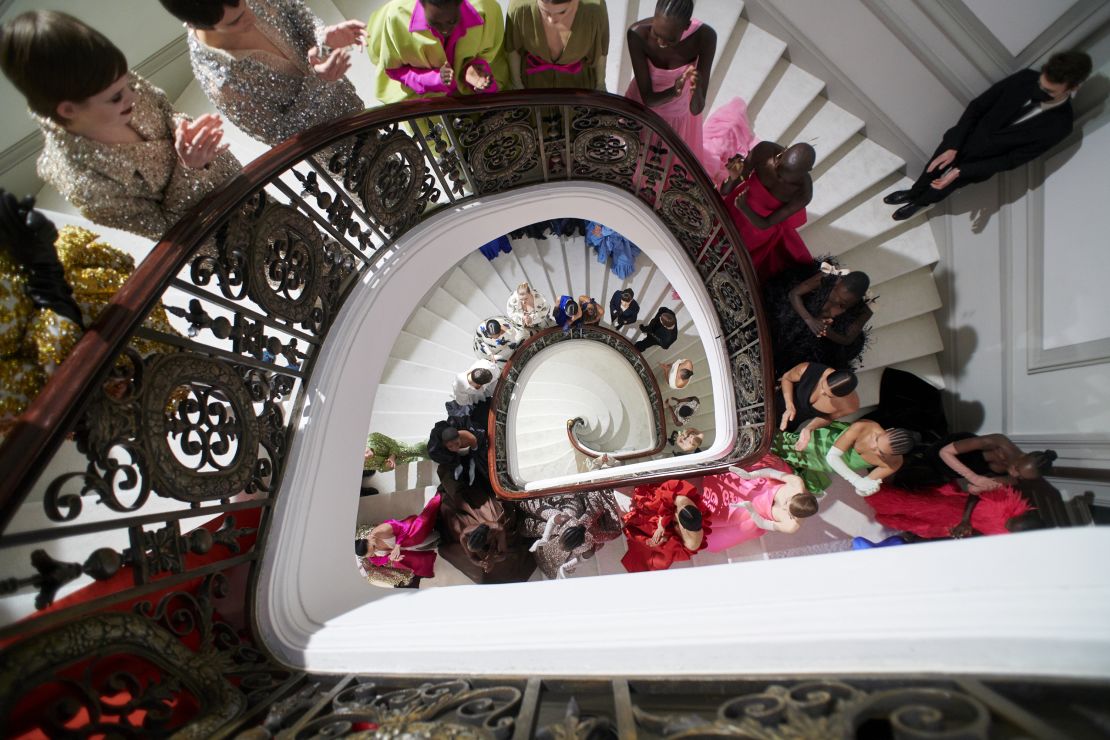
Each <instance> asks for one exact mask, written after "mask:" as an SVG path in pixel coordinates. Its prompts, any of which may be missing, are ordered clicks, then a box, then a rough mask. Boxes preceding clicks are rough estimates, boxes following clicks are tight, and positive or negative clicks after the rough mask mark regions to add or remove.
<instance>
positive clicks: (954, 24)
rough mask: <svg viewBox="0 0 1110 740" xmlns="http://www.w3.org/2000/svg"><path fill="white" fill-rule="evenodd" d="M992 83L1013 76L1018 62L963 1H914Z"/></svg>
mask: <svg viewBox="0 0 1110 740" xmlns="http://www.w3.org/2000/svg"><path fill="white" fill-rule="evenodd" d="M912 2H913V4H914V5H916V6H917V8H918V10H920V11H921V12H922V13H924V14H925V15H926V16H928V17H929V19H930V20H931V21H932V22H933V23H934V24H935V25H936V27H937V28H939V29H940V30H941V32H942V33H943V34H944V35H945V36H947V37H948V40H949V41H951V42H952V43H953V44H955V45H956V48H957V49H959V50H960V52H961V53H962V54H963V55H964V56H965V57H967V60H968V61H969V62H971V63H972V64H973V65H974V66H975V68H976V69H978V70H979V71H980V72H982V73H983V75H984V76H985V77H986V78H987V79H989V80H1000V79H1002V78H1003V77H1005V76H1006V75H1009V74H1012V73H1013V72H1014V71H1015V70H1017V69H1018V67H1017V60H1016V59H1015V58H1014V55H1013V54H1011V53H1010V52H1009V50H1008V49H1007V48H1006V47H1005V46H1003V45H1002V42H1000V41H999V40H998V38H997V37H996V36H995V35H994V34H993V33H991V31H990V29H989V28H987V27H986V26H984V25H983V22H982V21H980V20H979V17H978V16H976V15H975V14H974V13H972V12H971V11H970V10H969V9H968V7H967V6H966V5H964V4H963V3H962V2H960V0H912Z"/></svg>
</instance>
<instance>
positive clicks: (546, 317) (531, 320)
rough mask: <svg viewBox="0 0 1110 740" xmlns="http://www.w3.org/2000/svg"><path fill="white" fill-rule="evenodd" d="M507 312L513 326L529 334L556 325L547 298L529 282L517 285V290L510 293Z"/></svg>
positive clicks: (506, 307) (506, 306) (506, 304)
mask: <svg viewBox="0 0 1110 740" xmlns="http://www.w3.org/2000/svg"><path fill="white" fill-rule="evenodd" d="M505 314H506V315H507V316H508V317H509V321H511V322H512V324H513V326H515V327H516V328H517V329H519V330H520V331H522V332H524V333H525V334H526V335H527V336H531V335H532V334H535V333H537V332H540V331H543V330H544V329H547V328H550V327H552V326H555V320H554V319H552V318H551V309H550V308H549V307H548V305H547V299H546V298H544V297H543V294H542V293H540V292H539V291H537V290H535V289H534V288H533V287H532V286H531V285H529V284H528V283H521V284H520V285H518V286H516V290H514V291H513V292H512V293H511V294H510V295H509V300H508V301H506V303H505Z"/></svg>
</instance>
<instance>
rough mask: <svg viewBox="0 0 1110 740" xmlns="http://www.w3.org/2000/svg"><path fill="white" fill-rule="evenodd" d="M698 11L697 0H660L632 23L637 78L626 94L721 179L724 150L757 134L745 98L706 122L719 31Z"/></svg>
mask: <svg viewBox="0 0 1110 740" xmlns="http://www.w3.org/2000/svg"><path fill="white" fill-rule="evenodd" d="M693 13H694V3H693V0H659V2H658V3H657V4H656V6H655V15H654V16H652V17H651V18H644V19H642V20H639V21H636V22H635V23H633V24H632V26H630V27H629V29H628V33H627V46H628V56H629V58H630V59H631V60H632V74H633V78H632V81H631V83H630V84H629V86H628V89H627V90H626V91H625V93H624V95H625V97H626V98H629V99H631V100H635V101H636V102H638V103H643V104H644V105H646V106H647V107H648V108H651V109H652V111H654V112H655V113H656V114H658V115H659V117H660V118H662V119H663V121H664V122H665V123H666V124H667V125H668V126H670V127H671V129H672V130H673V131H674V132H675V133H676V134H678V136H679V138H681V139H682V141H683V142H685V143H686V146H688V147H689V148H690V151H691V152H693V154H694V156H695V157H697V158H698V161H700V162H701V164H702V166H703V167H704V168H705V171H706V174H708V175H709V179H710V180H712V181H713V183H714V184H716V183H718V182H720V181H721V180H722V179H724V177H725V175H726V169H725V159H723V158H722V154H721V153H722V152H725V151H727V152H728V154H726V155H724V157H725V158H727V157H728V156H731V155H732V154H735V153H736V152H738V151H743V152H747V151H748V149H749V147H750V146H751V143H752V141H753V140H754V139H755V136H754V135H753V134H752V131H751V126H750V125H749V124H748V120H747V104H746V103H745V102H744V101H743V100H741V99H740V98H735V99H733V100H731V101H728V102H727V103H724V104H722V105H720V106H718V109H717V111H715V112H714V113H713V115H712V116H710V118H709V120H708V121H706V122H705V125H704V127H703V125H702V113H703V112H704V110H705V96H706V92H707V91H708V89H709V79H710V76H711V75H712V72H713V55H714V53H715V52H716V49H717V33H716V32H715V31H714V30H713V29H712V28H711V27H710V26H708V25H706V24H704V23H702V22H701V21H699V20H697V19H695V18H694V17H693Z"/></svg>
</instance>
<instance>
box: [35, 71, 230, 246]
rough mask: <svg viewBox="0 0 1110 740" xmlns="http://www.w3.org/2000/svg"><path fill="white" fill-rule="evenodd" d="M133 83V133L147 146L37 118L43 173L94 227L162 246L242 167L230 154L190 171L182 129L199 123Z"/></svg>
mask: <svg viewBox="0 0 1110 740" xmlns="http://www.w3.org/2000/svg"><path fill="white" fill-rule="evenodd" d="M131 84H132V86H133V88H134V90H135V103H134V110H133V112H132V114H131V121H130V126H131V128H133V129H134V130H135V131H136V132H138V134H139V135H140V136H141V137H142V138H143V141H139V142H135V143H133V144H105V143H102V142H99V141H95V140H93V139H90V138H88V137H86V136H81V135H79V134H72V133H70V132H69V131H67V130H66V129H64V128H63V127H62V126H60V125H59V124H57V123H55V122H54V121H52V120H50V119H48V118H43V117H41V116H35V115H33V114H32V116H33V117H34V119H35V121H36V122H38V124H39V126H40V127H41V128H42V134H43V138H44V139H45V143H44V146H43V150H42V154H41V155H40V156H39V160H38V173H39V177H41V178H42V179H43V180H45V181H46V182H48V183H50V184H51V185H53V186H54V187H55V188H57V189H58V191H59V192H60V193H61V194H62V196H63V197H64V198H65V199H66V200H67V201H69V202H70V203H71V204H72V205H73V206H74V207H75V208H76V209H77V210H78V211H80V212H81V215H82V216H84V217H85V218H87V219H89V220H90V221H95V222H96V223H98V224H101V225H103V226H110V227H113V228H117V229H124V230H125V231H130V232H133V233H135V234H141V235H142V236H145V237H149V238H151V239H155V240H158V239H160V238H161V237H162V234H164V233H165V231H166V230H167V229H168V228H170V227H171V226H173V225H174V224H175V223H177V221H178V219H180V218H181V217H182V216H183V215H184V214H185V212H186V211H188V210H189V209H190V208H192V207H193V206H194V205H196V204H197V203H198V202H199V201H200V199H201V198H203V197H204V196H205V195H207V194H208V193H210V192H212V190H214V189H215V188H217V187H219V186H220V185H221V184H223V182H224V181H225V180H227V179H228V178H230V177H231V176H233V175H235V174H236V173H237V172H239V170H240V169H241V167H240V165H239V160H237V159H236V158H235V157H234V155H232V154H231V153H230V152H223V153H221V154H219V155H218V156H217V157H216V159H215V160H213V161H212V162H211V163H210V164H209V165H208V166H207V167H204V168H200V169H193V168H191V167H186V166H185V165H184V164H182V162H181V160H180V159H178V156H177V151H176V149H175V148H174V130H175V129H176V128H177V124H178V123H179V122H180V121H182V120H191V119H190V118H189V116H186V115H185V114H184V113H178V112H177V111H175V110H174V109H173V106H172V105H170V101H169V100H168V99H167V98H166V94H165V93H164V92H162V91H161V90H159V89H158V88H157V87H155V86H154V85H152V84H150V83H149V82H147V81H146V80H144V79H143V78H141V77H139V76H138V75H136V74H134V73H132V74H131Z"/></svg>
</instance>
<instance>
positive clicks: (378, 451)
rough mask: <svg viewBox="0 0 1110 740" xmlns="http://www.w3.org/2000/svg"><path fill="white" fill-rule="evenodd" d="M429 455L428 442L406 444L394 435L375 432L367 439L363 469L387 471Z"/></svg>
mask: <svg viewBox="0 0 1110 740" xmlns="http://www.w3.org/2000/svg"><path fill="white" fill-rule="evenodd" d="M427 457H428V443H427V442H418V443H416V444H404V443H403V442H398V441H397V440H395V439H393V438H392V437H387V436H385V435H384V434H379V433H378V432H374V433H373V434H371V435H370V436H369V437H368V438H367V439H366V455H365V456H364V457H363V461H362V469H363V470H374V471H376V472H378V473H385V472H387V471H389V470H393V469H394V468H396V467H397V465H398V464H400V463H410V462H416V461H417V460H423V459H425V458H427Z"/></svg>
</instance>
